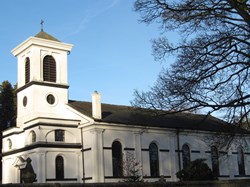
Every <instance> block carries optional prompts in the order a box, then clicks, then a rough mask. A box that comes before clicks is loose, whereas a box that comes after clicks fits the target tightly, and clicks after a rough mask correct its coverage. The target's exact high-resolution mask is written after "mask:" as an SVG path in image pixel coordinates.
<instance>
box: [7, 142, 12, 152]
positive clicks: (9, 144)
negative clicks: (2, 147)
mask: <svg viewBox="0 0 250 187" xmlns="http://www.w3.org/2000/svg"><path fill="white" fill-rule="evenodd" d="M7 146H8V149H9V150H10V149H12V141H11V140H10V139H8V140H7Z"/></svg>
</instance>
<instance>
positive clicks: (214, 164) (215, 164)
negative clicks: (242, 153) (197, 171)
mask: <svg viewBox="0 0 250 187" xmlns="http://www.w3.org/2000/svg"><path fill="white" fill-rule="evenodd" d="M211 159H212V170H213V175H214V176H219V175H220V172H219V156H218V151H217V148H216V147H215V146H212V147H211Z"/></svg>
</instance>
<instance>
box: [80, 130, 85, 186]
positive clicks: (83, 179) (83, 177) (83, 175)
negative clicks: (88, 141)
mask: <svg viewBox="0 0 250 187" xmlns="http://www.w3.org/2000/svg"><path fill="white" fill-rule="evenodd" d="M81 143H82V150H81V152H82V182H83V183H85V169H84V152H83V134H82V128H81Z"/></svg>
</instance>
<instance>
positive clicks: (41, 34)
mask: <svg viewBox="0 0 250 187" xmlns="http://www.w3.org/2000/svg"><path fill="white" fill-rule="evenodd" d="M35 37H37V38H42V39H46V40H52V41H56V42H60V41H59V40H58V39H56V38H55V37H53V36H51V35H50V34H48V33H46V32H44V31H40V32H39V33H37V34H36V35H35Z"/></svg>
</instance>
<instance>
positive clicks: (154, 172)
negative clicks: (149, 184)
mask: <svg viewBox="0 0 250 187" xmlns="http://www.w3.org/2000/svg"><path fill="white" fill-rule="evenodd" d="M149 160H150V174H151V176H152V177H157V176H159V157H158V147H157V145H156V144H155V143H151V144H150V145H149Z"/></svg>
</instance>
